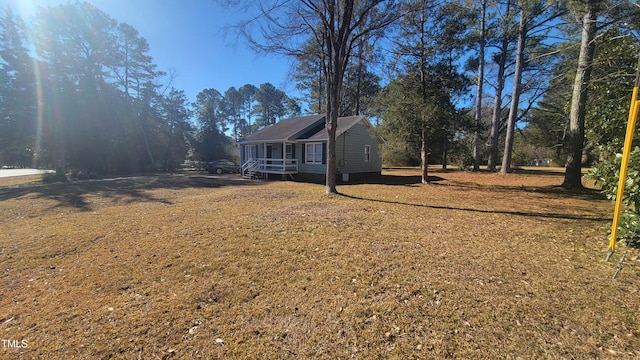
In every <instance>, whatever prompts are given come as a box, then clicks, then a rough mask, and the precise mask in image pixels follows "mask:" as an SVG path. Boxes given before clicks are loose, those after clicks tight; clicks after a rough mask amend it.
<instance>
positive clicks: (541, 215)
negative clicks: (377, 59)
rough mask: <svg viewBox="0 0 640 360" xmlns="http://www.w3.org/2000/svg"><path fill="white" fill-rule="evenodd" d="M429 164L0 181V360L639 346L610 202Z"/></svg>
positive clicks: (439, 354)
mask: <svg viewBox="0 0 640 360" xmlns="http://www.w3.org/2000/svg"><path fill="white" fill-rule="evenodd" d="M387 174H392V175H393V176H394V181H397V180H398V179H401V178H402V177H403V176H407V179H409V178H414V177H415V176H416V175H417V174H418V173H417V171H416V170H395V171H392V172H388V173H387ZM432 174H434V175H437V178H438V180H437V181H435V182H434V183H432V184H427V185H422V184H419V183H412V182H411V181H406V182H404V183H403V182H400V183H396V184H394V185H388V184H384V183H383V182H382V183H379V184H358V185H343V186H339V187H338V190H339V191H340V192H341V193H342V194H343V195H342V196H329V197H328V196H325V195H323V192H324V191H323V190H324V189H323V187H322V186H319V185H313V184H304V183H294V182H260V181H240V180H237V179H235V178H231V177H229V178H226V179H225V178H223V179H215V178H213V177H193V176H173V177H162V178H155V177H140V178H135V179H121V180H117V179H116V180H109V182H108V183H106V184H105V183H101V182H100V181H94V182H79V183H71V184H62V185H59V184H51V185H44V186H40V187H38V189H33V190H29V187H26V188H21V189H20V191H19V192H16V191H15V189H13V190H11V191H13V192H11V194H13V195H11V196H9V195H8V193H9V191H8V190H3V189H2V188H0V196H3V195H4V197H3V199H4V200H3V201H2V202H0V213H2V215H3V216H2V219H3V220H2V224H3V232H2V234H1V235H0V267H1V268H0V282H1V283H0V284H1V289H2V290H1V292H2V296H1V297H0V331H2V332H3V334H4V335H3V337H5V338H11V339H26V340H28V344H29V346H28V348H21V349H6V348H5V349H0V352H2V357H5V356H7V357H11V356H14V357H16V358H23V357H24V358H71V357H80V358H174V357H175V358H188V357H203V358H220V357H225V358H346V357H355V358H444V357H458V358H476V359H484V358H508V357H513V358H516V357H521V358H598V357H607V356H613V355H615V356H617V357H618V358H625V357H626V358H633V357H637V356H640V352H639V350H638V349H640V339H639V335H640V327H639V323H638V320H637V319H638V316H637V314H638V310H640V298H639V297H638V290H637V289H638V288H639V287H638V285H639V282H640V272H639V271H638V261H637V259H638V257H637V256H638V253H637V251H636V250H634V249H632V250H630V251H631V252H632V253H631V254H630V255H628V259H630V260H628V263H627V264H626V266H625V269H624V270H623V272H622V273H621V275H620V277H619V278H618V279H617V280H612V279H611V276H612V274H613V269H614V264H611V263H605V262H604V261H603V258H604V251H605V250H606V234H605V233H604V232H603V230H602V229H603V228H604V227H606V225H607V224H608V223H609V217H610V214H611V210H612V206H611V204H610V203H609V202H608V201H606V200H603V199H602V198H601V197H600V196H599V195H597V194H596V193H594V192H593V191H591V192H589V191H586V192H583V193H579V194H576V193H566V192H564V191H562V190H561V189H559V188H558V187H557V186H556V185H557V184H559V183H560V182H561V177H560V176H558V175H535V174H530V175H528V174H524V175H523V174H520V175H518V174H516V175H506V176H504V175H497V174H489V173H480V174H471V173H463V172H432ZM70 188H73V195H74V197H75V201H73V202H70V201H65V199H63V198H61V197H60V194H61V193H65V191H69V189H70ZM634 258H635V259H636V260H632V259H634Z"/></svg>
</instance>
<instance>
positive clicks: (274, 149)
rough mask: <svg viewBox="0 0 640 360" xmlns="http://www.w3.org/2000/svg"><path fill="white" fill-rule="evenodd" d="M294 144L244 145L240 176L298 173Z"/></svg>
mask: <svg viewBox="0 0 640 360" xmlns="http://www.w3.org/2000/svg"><path fill="white" fill-rule="evenodd" d="M295 148H296V147H295V143H287V142H282V143H266V142H265V143H259V144H244V145H243V152H242V167H241V170H240V172H241V174H242V176H243V177H246V178H255V177H265V178H268V176H269V174H276V175H283V176H286V175H289V176H291V177H292V178H293V175H295V174H297V173H298V160H297V159H296V156H295Z"/></svg>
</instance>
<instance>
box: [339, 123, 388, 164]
mask: <svg viewBox="0 0 640 360" xmlns="http://www.w3.org/2000/svg"><path fill="white" fill-rule="evenodd" d="M365 145H369V146H370V147H371V151H370V156H369V157H370V159H369V162H365V155H364V147H365ZM336 153H337V154H336V159H337V160H338V172H339V173H342V174H349V173H368V172H380V171H382V158H381V157H380V146H379V144H378V141H377V140H375V139H374V138H373V137H371V134H370V133H369V128H368V127H367V126H366V125H364V124H356V125H354V126H353V127H351V128H350V129H349V130H347V131H346V132H345V133H344V134H342V135H340V136H339V137H338V139H336Z"/></svg>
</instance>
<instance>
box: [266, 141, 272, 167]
mask: <svg viewBox="0 0 640 360" xmlns="http://www.w3.org/2000/svg"><path fill="white" fill-rule="evenodd" d="M266 158H267V159H272V158H273V147H272V146H271V145H267V156H266ZM267 164H271V161H270V160H267Z"/></svg>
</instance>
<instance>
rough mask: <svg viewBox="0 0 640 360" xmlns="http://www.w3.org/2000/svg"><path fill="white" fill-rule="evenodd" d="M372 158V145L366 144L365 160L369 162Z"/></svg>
mask: <svg viewBox="0 0 640 360" xmlns="http://www.w3.org/2000/svg"><path fill="white" fill-rule="evenodd" d="M370 160H371V145H365V146H364V162H369V161H370Z"/></svg>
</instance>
